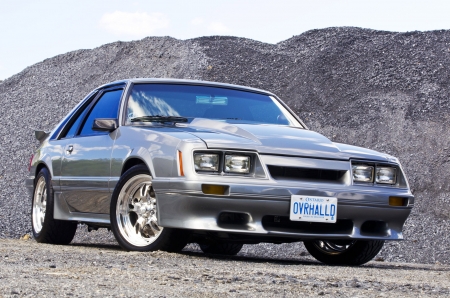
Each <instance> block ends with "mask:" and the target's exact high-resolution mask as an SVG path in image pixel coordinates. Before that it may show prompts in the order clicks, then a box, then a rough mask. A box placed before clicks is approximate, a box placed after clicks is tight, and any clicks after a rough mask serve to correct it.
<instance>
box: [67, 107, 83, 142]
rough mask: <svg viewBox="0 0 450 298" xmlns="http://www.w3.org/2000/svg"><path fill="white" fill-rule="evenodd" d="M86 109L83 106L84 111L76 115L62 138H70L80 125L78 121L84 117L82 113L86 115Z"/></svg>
mask: <svg viewBox="0 0 450 298" xmlns="http://www.w3.org/2000/svg"><path fill="white" fill-rule="evenodd" d="M87 110H88V109H87V108H85V109H84V111H83V112H82V113H81V114H80V115H78V117H77V120H75V122H74V123H72V126H71V127H70V129H69V131H68V132H67V133H66V135H65V137H64V138H72V137H73V136H74V135H75V134H76V132H77V128H78V126H80V122H81V120H82V119H83V118H84V115H86V112H87Z"/></svg>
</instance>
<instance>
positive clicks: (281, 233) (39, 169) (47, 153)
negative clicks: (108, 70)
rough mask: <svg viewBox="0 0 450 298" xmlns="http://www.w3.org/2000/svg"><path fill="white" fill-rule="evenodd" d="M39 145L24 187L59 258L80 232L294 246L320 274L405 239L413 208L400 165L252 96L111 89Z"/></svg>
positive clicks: (148, 83)
mask: <svg viewBox="0 0 450 298" xmlns="http://www.w3.org/2000/svg"><path fill="white" fill-rule="evenodd" d="M35 134H36V138H37V139H38V140H39V141H40V142H41V145H40V147H39V148H38V149H37V151H36V153H35V154H34V155H33V157H32V158H31V161H30V174H29V176H28V178H27V179H26V185H27V187H28V189H29V190H30V193H31V195H32V211H31V214H32V216H31V222H32V229H33V235H34V237H35V239H36V240H37V241H38V242H43V243H55V244H68V243H70V242H71V241H72V239H73V237H74V235H75V230H76V228H77V223H85V224H87V225H88V227H89V229H97V228H99V227H106V228H110V229H111V230H112V231H113V233H114V236H115V237H116V239H117V241H118V242H119V244H120V245H121V246H122V247H123V248H124V249H126V250H137V251H149V250H150V251H151V250H166V251H180V250H182V249H183V247H184V246H185V245H186V244H187V243H198V244H199V245H200V248H201V249H202V250H203V251H204V252H205V253H212V254H226V255H234V254H237V253H238V252H239V251H240V249H241V248H242V246H243V244H255V243H260V242H269V243H286V242H297V241H303V242H304V244H305V246H306V248H307V250H308V251H309V252H310V253H311V255H312V256H314V257H315V258H316V259H317V260H319V261H321V262H323V263H327V264H346V265H360V264H363V263H366V262H368V261H370V260H371V259H372V258H374V257H375V256H376V255H377V254H378V252H379V251H380V250H381V248H382V246H383V244H384V241H385V240H401V239H403V235H402V228H403V224H404V222H405V220H406V219H407V217H408V215H409V214H410V212H411V208H412V207H413V204H414V197H413V195H412V194H411V191H410V189H409V186H408V182H407V180H406V177H405V174H404V173H403V170H402V168H401V166H400V163H399V162H398V160H397V159H396V158H395V157H392V156H390V155H387V154H382V153H379V152H376V151H372V150H368V149H364V148H360V147H355V146H350V145H345V144H340V143H334V142H331V141H330V140H329V139H327V138H326V137H324V136H322V135H320V134H318V133H315V132H313V131H310V130H308V129H307V128H306V126H305V125H304V124H303V123H302V121H301V120H300V119H299V118H298V117H297V116H296V115H295V114H294V113H293V112H292V111H291V110H290V109H289V108H288V107H287V106H286V105H285V104H284V103H283V102H282V101H281V100H280V99H279V98H277V97H276V96H275V95H274V94H272V93H270V92H267V91H263V90H258V89H253V88H248V87H242V86H236V85H229V84H221V83H212V82H203V81H187V80H173V79H130V80H123V81H117V82H113V83H109V84H106V85H103V86H101V87H98V88H97V89H95V90H94V91H92V92H91V93H89V94H88V95H87V96H86V98H84V99H83V100H82V101H81V102H80V103H79V104H78V105H77V106H76V107H75V108H74V109H73V110H72V111H71V112H70V113H69V114H68V115H67V116H66V117H65V118H64V119H63V120H62V121H61V122H60V123H59V124H58V125H57V126H56V128H55V129H54V130H53V131H52V132H49V133H47V132H44V131H36V132H35Z"/></svg>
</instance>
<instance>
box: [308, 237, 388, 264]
mask: <svg viewBox="0 0 450 298" xmlns="http://www.w3.org/2000/svg"><path fill="white" fill-rule="evenodd" d="M304 244H305V247H306V249H307V250H308V252H309V253H310V254H311V255H312V256H313V257H314V258H316V259H317V260H318V261H320V262H322V263H325V264H329V265H350V266H358V265H362V264H365V263H367V262H369V261H370V260H372V259H373V258H374V257H375V256H376V255H377V254H378V253H379V252H380V250H381V249H382V248H383V244H384V240H312V241H304Z"/></svg>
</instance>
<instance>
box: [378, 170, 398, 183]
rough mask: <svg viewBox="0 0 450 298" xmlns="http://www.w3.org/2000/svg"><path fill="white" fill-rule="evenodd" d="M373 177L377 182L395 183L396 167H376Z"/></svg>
mask: <svg viewBox="0 0 450 298" xmlns="http://www.w3.org/2000/svg"><path fill="white" fill-rule="evenodd" d="M375 178H376V179H375V181H376V182H377V183H383V184H395V182H396V179H397V169H396V168H393V167H377V169H376V171H375Z"/></svg>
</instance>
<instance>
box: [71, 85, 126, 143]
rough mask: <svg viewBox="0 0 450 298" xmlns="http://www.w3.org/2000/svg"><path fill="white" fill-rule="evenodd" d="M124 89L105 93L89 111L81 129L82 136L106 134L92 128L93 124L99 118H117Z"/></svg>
mask: <svg viewBox="0 0 450 298" xmlns="http://www.w3.org/2000/svg"><path fill="white" fill-rule="evenodd" d="M122 92H123V90H122V89H120V90H114V91H107V92H105V93H103V95H102V96H101V97H100V99H99V100H97V103H96V104H95V106H94V108H93V109H92V110H91V112H90V113H89V115H88V117H87V119H86V121H85V122H84V124H83V128H82V129H81V133H80V135H81V136H88V135H98V134H105V133H106V132H103V131H95V130H92V124H93V123H94V120H95V119H97V118H117V116H118V112H119V103H120V98H121V96H122Z"/></svg>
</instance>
